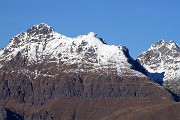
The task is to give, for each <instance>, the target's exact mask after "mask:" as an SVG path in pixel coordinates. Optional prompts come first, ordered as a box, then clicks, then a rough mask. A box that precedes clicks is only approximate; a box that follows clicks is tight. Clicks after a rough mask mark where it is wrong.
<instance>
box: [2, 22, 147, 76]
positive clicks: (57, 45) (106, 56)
mask: <svg viewBox="0 0 180 120" xmlns="http://www.w3.org/2000/svg"><path fill="white" fill-rule="evenodd" d="M38 28H40V29H38ZM5 50H6V51H8V52H9V53H8V54H3V53H1V54H2V55H1V56H0V60H8V61H9V60H11V59H12V58H14V57H15V56H16V55H17V53H18V52H20V53H21V54H22V55H23V56H26V57H27V59H28V64H33V63H42V62H43V61H44V60H50V61H49V62H56V63H59V62H60V61H61V62H63V64H66V65H72V64H78V67H79V69H81V67H82V65H83V66H84V67H87V69H88V68H89V67H92V68H93V69H89V71H91V70H103V71H104V70H105V71H108V69H112V70H113V69H115V70H116V72H117V73H118V74H119V75H121V74H122V73H123V72H126V71H129V73H133V74H137V75H138V76H144V75H143V74H141V73H139V72H137V71H135V70H132V69H131V66H132V65H131V64H130V63H128V58H127V57H126V56H125V54H124V51H123V46H114V45H106V44H104V43H103V41H101V40H100V38H98V37H97V35H96V33H93V32H90V33H88V34H86V35H80V36H78V37H76V38H69V37H66V36H64V35H61V34H59V33H57V32H55V31H54V30H53V29H52V28H51V27H50V26H48V25H46V24H41V25H35V26H33V27H32V28H30V29H28V32H23V33H21V34H19V35H17V36H15V37H14V38H13V39H12V40H11V42H10V44H9V45H7V47H6V48H5ZM83 69H84V68H83ZM83 69H82V70H83ZM71 71H76V70H71Z"/></svg>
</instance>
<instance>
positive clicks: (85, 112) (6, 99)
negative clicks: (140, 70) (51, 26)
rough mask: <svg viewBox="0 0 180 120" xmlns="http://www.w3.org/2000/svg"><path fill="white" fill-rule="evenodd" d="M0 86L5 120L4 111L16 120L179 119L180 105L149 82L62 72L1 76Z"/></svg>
mask: <svg viewBox="0 0 180 120" xmlns="http://www.w3.org/2000/svg"><path fill="white" fill-rule="evenodd" d="M0 86H1V87H0V89H1V93H0V100H1V106H2V107H3V108H4V109H3V110H4V111H2V112H1V114H2V115H1V117H2V119H4V118H6V119H5V120H8V115H9V114H5V113H6V111H7V110H9V111H11V112H12V114H15V115H17V116H19V117H16V118H17V119H18V120H19V119H25V120H60V119H66V120H86V119H87V120H92V119H97V120H99V119H102V120H107V119H109V120H112V119H120V120H122V119H126V120H127V119H129V120H135V118H137V120H139V119H143V118H144V116H146V117H147V120H148V119H149V120H151V119H152V118H153V117H155V116H154V113H156V111H157V112H158V113H159V114H160V115H162V116H159V117H158V119H159V120H160V119H161V118H163V115H168V116H170V117H172V118H174V120H176V119H177V120H178V117H179V115H178V114H176V112H177V111H179V109H180V108H179V104H178V103H176V102H174V101H173V99H172V97H171V94H170V93H169V92H168V91H166V90H165V89H164V88H163V87H161V86H159V85H158V84H157V83H155V82H153V81H152V80H150V79H148V78H147V77H137V76H127V75H126V76H118V75H114V74H112V75H97V74H93V73H80V74H75V73H72V74H67V73H64V74H59V75H58V76H56V77H47V76H46V77H43V76H39V77H36V78H35V79H33V80H32V79H30V77H28V75H25V74H23V73H14V74H11V73H10V72H7V71H4V72H3V71H2V72H1V73H0ZM175 104H176V105H175ZM172 106H176V107H175V108H173V107H172ZM168 109H172V111H171V113H167V110H168Z"/></svg>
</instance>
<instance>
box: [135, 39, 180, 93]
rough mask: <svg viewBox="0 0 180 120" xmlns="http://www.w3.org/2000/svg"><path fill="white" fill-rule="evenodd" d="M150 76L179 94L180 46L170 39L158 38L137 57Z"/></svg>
mask: <svg viewBox="0 0 180 120" xmlns="http://www.w3.org/2000/svg"><path fill="white" fill-rule="evenodd" d="M137 60H138V61H139V63H140V64H141V65H142V66H144V68H145V69H146V70H147V74H148V76H149V77H150V78H152V79H154V80H155V81H157V82H159V83H161V84H163V85H164V86H165V87H166V88H168V89H169V90H171V91H173V92H175V93H176V94H178V95H180V74H179V73H180V48H179V46H178V45H177V44H176V43H175V42H173V41H172V40H171V41H169V42H168V43H167V42H165V41H163V40H160V41H159V42H157V43H156V44H155V45H152V46H151V47H150V48H149V49H148V50H147V51H146V52H143V53H142V54H140V55H139V56H138V58H137Z"/></svg>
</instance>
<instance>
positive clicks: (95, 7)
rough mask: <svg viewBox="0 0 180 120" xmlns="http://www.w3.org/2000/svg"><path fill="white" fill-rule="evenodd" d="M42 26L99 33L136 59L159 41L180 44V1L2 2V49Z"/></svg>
mask: <svg viewBox="0 0 180 120" xmlns="http://www.w3.org/2000/svg"><path fill="white" fill-rule="evenodd" d="M39 23H47V24H48V25H50V26H52V27H53V28H54V29H55V30H56V31H57V32H59V33H61V34H64V35H66V36H69V37H76V36H78V35H81V34H86V33H88V32H90V31H93V32H96V33H97V34H98V36H99V37H101V38H103V39H105V40H106V42H107V43H108V44H114V45H120V44H121V45H124V46H126V47H128V48H129V50H130V54H131V56H132V57H133V58H136V56H137V55H138V54H140V53H141V52H143V51H145V50H147V49H148V48H149V47H150V45H151V44H154V43H156V42H157V41H158V40H160V39H164V40H165V41H169V40H170V39H172V40H174V41H175V42H176V43H178V44H180V0H0V48H2V47H4V46H5V45H7V44H8V42H9V40H10V39H11V38H12V37H13V36H14V35H16V34H18V33H20V32H23V31H26V30H27V29H28V28H30V27H31V26H32V25H34V24H39Z"/></svg>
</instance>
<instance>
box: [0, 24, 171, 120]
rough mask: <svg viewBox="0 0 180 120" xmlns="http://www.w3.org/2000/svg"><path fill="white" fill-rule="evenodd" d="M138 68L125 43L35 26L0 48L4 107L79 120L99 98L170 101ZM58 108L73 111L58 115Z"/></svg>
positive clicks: (20, 112)
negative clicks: (67, 35)
mask: <svg viewBox="0 0 180 120" xmlns="http://www.w3.org/2000/svg"><path fill="white" fill-rule="evenodd" d="M139 71H144V72H145V70H144V68H143V67H141V65H140V64H139V63H138V62H136V61H134V60H133V59H132V58H131V57H130V55H129V52H128V49H127V48H126V47H124V46H114V45H107V44H106V43H105V42H104V40H103V39H102V38H99V37H98V36H97V35H96V34H95V33H93V32H90V33H88V34H87V35H81V36H78V37H76V38H69V37H66V36H64V35H61V34H59V33H57V32H56V31H55V30H54V29H53V28H52V27H50V26H48V25H47V24H39V25H34V26H33V27H32V28H30V29H28V30H27V32H23V33H21V34H19V35H16V36H15V37H13V38H12V39H11V41H10V43H9V44H8V45H7V46H6V47H5V48H4V49H3V50H2V51H0V90H1V93H0V101H1V106H5V107H6V108H11V109H12V111H13V112H14V113H17V114H18V115H21V116H23V119H27V120H29V119H33V120H34V119H62V118H64V119H77V118H78V117H77V116H78V115H80V113H81V112H83V111H82V110H83V108H84V107H86V106H84V105H83V103H89V102H88V101H89V100H90V101H92V103H93V101H96V100H98V99H101V101H99V102H95V103H96V104H101V102H102V103H103V101H106V100H107V101H111V102H112V101H114V100H116V99H131V100H134V99H153V100H154V99H157V100H160V101H166V100H171V95H170V94H169V92H168V91H166V90H165V89H164V88H163V87H162V86H160V85H158V84H156V83H155V82H153V81H152V80H150V79H148V78H147V77H146V76H145V75H144V74H142V73H141V72H139ZM69 99H73V100H72V101H73V102H75V103H77V104H76V105H74V104H72V101H71V100H69ZM54 101H55V103H59V102H60V104H58V105H57V106H58V108H54V107H52V106H50V108H49V103H52V104H53V102H54ZM62 101H64V103H63V102H62ZM61 102H62V103H63V104H62V103H61ZM115 103H117V104H118V102H117V101H116V102H115ZM64 104H67V105H70V106H69V107H68V108H67V106H64ZM113 104H114V103H113ZM113 104H112V107H115V106H116V105H113ZM50 105H51V104H50ZM71 105H72V106H71ZM94 105H95V104H94ZM47 106H48V108H47V109H44V108H46V107H47ZM74 106H77V107H78V106H81V107H79V109H77V108H76V107H75V108H74ZM89 107H90V106H89ZM96 107H97V106H96ZM69 108H74V109H73V111H71V109H69ZM56 109H67V111H71V112H72V114H70V113H71V112H70V113H69V112H68V114H67V113H66V114H67V115H66V114H65V115H63V114H62V116H59V117H58V114H57V116H56V111H57V110H56ZM89 109H90V108H89ZM77 110H78V111H79V113H78V111H77ZM54 111H55V112H54ZM95 111H97V112H99V108H98V107H97V108H96V109H95ZM106 111H108V108H106ZM87 113H88V111H87ZM105 113H106V112H103V113H102V117H105V115H106V114H105ZM92 114H95V113H92ZM109 114H110V113H109ZM90 118H91V117H89V119H90ZM81 119H88V117H87V118H86V117H85V116H84V117H82V118H81ZM96 119H97V118H96Z"/></svg>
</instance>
